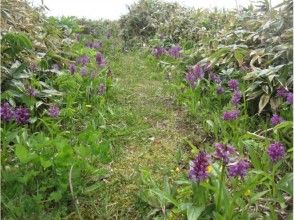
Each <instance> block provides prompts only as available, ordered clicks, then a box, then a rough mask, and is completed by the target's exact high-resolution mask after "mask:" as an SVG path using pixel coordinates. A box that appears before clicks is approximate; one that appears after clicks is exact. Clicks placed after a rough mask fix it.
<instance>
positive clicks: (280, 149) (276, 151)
mask: <svg viewBox="0 0 294 220" xmlns="http://www.w3.org/2000/svg"><path fill="white" fill-rule="evenodd" d="M267 153H268V155H269V157H270V158H271V160H272V161H273V162H276V161H278V160H280V159H282V158H283V157H284V154H285V147H284V145H283V144H282V143H279V142H275V143H273V144H270V146H269V147H268V149H267Z"/></svg>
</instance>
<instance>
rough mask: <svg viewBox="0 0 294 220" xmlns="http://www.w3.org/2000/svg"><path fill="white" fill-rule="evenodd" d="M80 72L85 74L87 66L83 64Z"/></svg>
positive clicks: (82, 74)
mask: <svg viewBox="0 0 294 220" xmlns="http://www.w3.org/2000/svg"><path fill="white" fill-rule="evenodd" d="M80 73H81V76H85V75H87V67H86V66H83V67H82V68H81V71H80Z"/></svg>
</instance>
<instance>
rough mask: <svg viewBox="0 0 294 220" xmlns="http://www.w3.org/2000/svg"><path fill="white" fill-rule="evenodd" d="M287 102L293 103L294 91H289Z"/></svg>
mask: <svg viewBox="0 0 294 220" xmlns="http://www.w3.org/2000/svg"><path fill="white" fill-rule="evenodd" d="M287 103H288V104H290V105H293V93H292V92H289V93H288V94H287Z"/></svg>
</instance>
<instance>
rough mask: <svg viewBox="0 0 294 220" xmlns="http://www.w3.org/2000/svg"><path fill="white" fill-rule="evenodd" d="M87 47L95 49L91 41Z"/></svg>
mask: <svg viewBox="0 0 294 220" xmlns="http://www.w3.org/2000/svg"><path fill="white" fill-rule="evenodd" d="M85 45H86V47H89V48H93V42H91V41H89V42H87V43H86V44H85Z"/></svg>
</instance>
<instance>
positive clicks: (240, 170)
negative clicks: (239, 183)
mask: <svg viewBox="0 0 294 220" xmlns="http://www.w3.org/2000/svg"><path fill="white" fill-rule="evenodd" d="M249 167H250V163H249V161H247V160H240V161H237V162H235V163H232V164H229V166H228V172H229V176H231V177H238V176H239V177H241V178H244V177H245V176H246V175H247V171H248V169H249Z"/></svg>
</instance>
